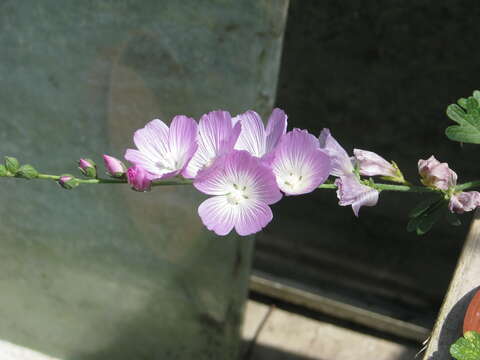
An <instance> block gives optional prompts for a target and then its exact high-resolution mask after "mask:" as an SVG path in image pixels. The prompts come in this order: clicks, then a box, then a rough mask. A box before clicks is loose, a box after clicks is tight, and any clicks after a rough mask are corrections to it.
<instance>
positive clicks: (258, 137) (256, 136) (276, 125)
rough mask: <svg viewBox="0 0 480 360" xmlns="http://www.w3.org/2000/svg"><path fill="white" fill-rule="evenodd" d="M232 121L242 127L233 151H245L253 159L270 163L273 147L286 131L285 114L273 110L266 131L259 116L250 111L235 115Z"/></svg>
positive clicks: (276, 109)
mask: <svg viewBox="0 0 480 360" xmlns="http://www.w3.org/2000/svg"><path fill="white" fill-rule="evenodd" d="M234 121H239V122H240V124H241V126H242V130H241V132H240V136H239V137H238V140H237V142H236V144H235V149H237V150H246V151H248V152H249V153H250V154H251V155H253V156H255V157H258V158H263V159H265V160H267V161H271V160H272V159H273V156H271V155H273V151H274V150H275V147H276V146H277V144H278V142H279V141H280V138H281V137H282V135H284V134H285V132H286V131H287V115H286V114H285V112H283V110H280V109H278V108H275V109H273V111H272V114H271V115H270V117H269V119H268V123H267V128H266V129H265V125H264V124H263V122H262V119H261V118H260V115H258V114H257V113H256V112H255V111H252V110H249V111H247V112H245V113H244V114H240V115H237V116H236V117H235V118H234Z"/></svg>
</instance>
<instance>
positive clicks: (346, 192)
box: [335, 174, 379, 217]
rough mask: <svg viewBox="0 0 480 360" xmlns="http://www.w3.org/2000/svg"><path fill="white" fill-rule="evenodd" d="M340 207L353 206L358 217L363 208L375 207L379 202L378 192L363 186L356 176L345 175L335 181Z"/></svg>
mask: <svg viewBox="0 0 480 360" xmlns="http://www.w3.org/2000/svg"><path fill="white" fill-rule="evenodd" d="M335 185H337V187H338V190H337V197H338V199H339V200H340V201H339V205H341V206H348V205H352V209H353V213H354V214H355V216H357V217H358V212H359V211H360V208H361V207H362V206H375V205H377V202H378V195H379V192H378V190H375V189H372V188H371V187H370V186H366V185H363V184H361V183H360V182H359V181H358V178H357V177H356V175H355V174H351V175H343V176H341V177H340V178H338V179H337V180H335Z"/></svg>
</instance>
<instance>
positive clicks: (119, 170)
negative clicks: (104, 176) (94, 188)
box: [103, 154, 127, 178]
mask: <svg viewBox="0 0 480 360" xmlns="http://www.w3.org/2000/svg"><path fill="white" fill-rule="evenodd" d="M103 162H104V163H105V168H106V169H107V172H108V174H110V176H112V177H116V178H120V177H123V176H124V175H125V172H126V171H127V168H126V166H125V164H124V163H123V162H121V161H120V160H118V159H117V158H114V157H113V156H109V155H106V154H104V155H103Z"/></svg>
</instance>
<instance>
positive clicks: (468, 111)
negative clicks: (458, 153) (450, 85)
mask: <svg viewBox="0 0 480 360" xmlns="http://www.w3.org/2000/svg"><path fill="white" fill-rule="evenodd" d="M457 103H458V105H457V104H452V105H449V106H448V107H447V116H448V117H449V118H450V119H452V120H453V121H455V122H456V123H457V124H458V125H454V126H450V127H448V128H447V129H446V130H445V135H446V136H447V137H448V138H449V139H450V140H453V141H458V142H466V143H472V144H480V105H479V104H480V91H478V90H475V91H474V92H473V96H470V97H468V98H467V99H464V98H462V99H459V100H458V101H457ZM459 105H460V106H459Z"/></svg>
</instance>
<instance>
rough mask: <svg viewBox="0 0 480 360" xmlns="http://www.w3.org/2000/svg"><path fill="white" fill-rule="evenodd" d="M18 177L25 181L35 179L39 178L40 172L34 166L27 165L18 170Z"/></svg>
mask: <svg viewBox="0 0 480 360" xmlns="http://www.w3.org/2000/svg"><path fill="white" fill-rule="evenodd" d="M16 176H17V177H20V178H24V179H35V178H36V177H38V171H37V170H35V168H34V167H33V166H32V165H29V164H26V165H22V166H21V167H20V169H18V171H17V174H16Z"/></svg>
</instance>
